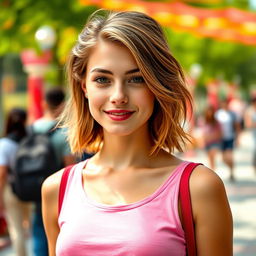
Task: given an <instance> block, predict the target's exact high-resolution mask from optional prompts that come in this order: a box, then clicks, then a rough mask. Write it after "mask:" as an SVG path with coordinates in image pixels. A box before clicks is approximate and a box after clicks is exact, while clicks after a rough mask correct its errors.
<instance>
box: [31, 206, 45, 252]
mask: <svg viewBox="0 0 256 256" xmlns="http://www.w3.org/2000/svg"><path fill="white" fill-rule="evenodd" d="M32 246H33V253H34V255H35V256H48V244H47V238H46V234H45V231H44V225H43V218H42V212H41V202H40V203H36V207H35V211H34V216H33V221H32Z"/></svg>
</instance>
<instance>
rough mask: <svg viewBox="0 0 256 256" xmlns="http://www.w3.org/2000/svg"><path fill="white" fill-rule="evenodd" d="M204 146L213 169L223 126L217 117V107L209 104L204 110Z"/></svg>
mask: <svg viewBox="0 0 256 256" xmlns="http://www.w3.org/2000/svg"><path fill="white" fill-rule="evenodd" d="M202 132H203V140H204V147H205V150H206V152H207V155H208V159H209V165H210V168H211V169H213V170H214V169H215V158H216V154H217V153H218V151H219V150H220V147H221V138H222V133H221V127H220V124H219V122H218V121H217V120H216V118H215V109H214V107H213V106H208V107H207V108H206V109H205V112H204V123H203V127H202Z"/></svg>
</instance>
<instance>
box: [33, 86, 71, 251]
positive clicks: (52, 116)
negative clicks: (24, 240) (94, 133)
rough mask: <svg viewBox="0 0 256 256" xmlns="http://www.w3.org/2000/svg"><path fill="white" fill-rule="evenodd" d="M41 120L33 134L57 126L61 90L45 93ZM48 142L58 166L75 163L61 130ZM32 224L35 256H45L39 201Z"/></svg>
mask: <svg viewBox="0 0 256 256" xmlns="http://www.w3.org/2000/svg"><path fill="white" fill-rule="evenodd" d="M42 104H43V111H44V114H43V116H42V118H40V119H38V120H36V121H35V122H34V123H33V124H32V129H33V131H34V132H35V133H46V132H47V131H49V129H51V128H52V127H54V126H55V125H56V124H57V120H56V119H57V118H58V116H59V115H60V114H61V112H62V110H63V107H64V104H65V93H64V91H63V90H62V89H61V88H52V89H49V90H47V91H46V93H45V95H44V100H43V103H42ZM50 141H51V143H52V145H53V147H54V151H55V156H53V157H56V161H57V162H58V163H59V166H62V167H64V166H67V165H70V164H73V163H75V157H74V156H73V155H72V154H71V153H70V148H69V146H68V143H67V142H66V136H65V133H64V131H63V129H60V128H58V129H57V130H56V131H54V133H53V134H52V135H51V136H50ZM33 215H34V216H33V222H32V242H33V251H34V255H35V256H47V255H48V246H47V239H46V235H45V231H44V226H43V221H42V212H41V201H40V202H36V203H35V211H34V214H33Z"/></svg>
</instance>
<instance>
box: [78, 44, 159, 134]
mask: <svg viewBox="0 0 256 256" xmlns="http://www.w3.org/2000/svg"><path fill="white" fill-rule="evenodd" d="M83 89H84V92H85V93H87V97H88V102H89V109H90V113H91V115H92V116H93V118H94V119H95V120H96V121H97V122H98V123H99V124H100V125H101V126H102V127H103V129H104V132H105V133H110V134H116V135H119V136H124V135H129V134H131V133H133V132H135V131H137V130H138V129H145V130H147V122H148V120H149V118H150V116H151V115H152V112H153V108H154V100H155V97H154V95H153V94H152V92H151V91H150V90H149V89H148V86H147V85H146V83H145V82H144V79H143V77H142V75H141V73H140V70H139V68H138V65H137V63H136V61H135V59H134V57H133V56H132V54H131V52H130V51H129V50H128V49H127V48H126V47H125V46H123V45H121V44H120V43H116V42H107V41H103V40H101V41H99V43H98V44H97V45H96V47H95V48H94V49H93V50H92V52H91V54H90V56H89V60H88V64H87V70H86V78H85V86H84V88H83Z"/></svg>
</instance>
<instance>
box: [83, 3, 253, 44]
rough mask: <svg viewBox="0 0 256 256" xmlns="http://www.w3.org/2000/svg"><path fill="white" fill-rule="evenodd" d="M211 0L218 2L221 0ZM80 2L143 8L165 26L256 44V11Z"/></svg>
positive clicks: (118, 9)
mask: <svg viewBox="0 0 256 256" xmlns="http://www.w3.org/2000/svg"><path fill="white" fill-rule="evenodd" d="M197 1H198V0H197ZM187 2H193V0H187ZM211 2H212V3H216V2H219V0H211ZM80 3H81V4H82V5H88V4H91V5H96V6H98V7H99V8H105V9H111V10H115V11H122V10H123V11H124V10H133V11H141V12H144V13H147V14H149V15H150V16H152V17H153V18H155V19H156V20H157V21H158V22H159V23H160V24H162V25H163V26H168V27H171V28H173V29H176V30H182V31H188V32H192V33H194V34H196V35H200V36H205V37H211V38H216V39H219V40H228V41H233V42H239V43H242V44H247V45H254V46H256V13H252V12H248V11H242V10H239V9H236V8H226V9H219V10H216V9H207V8H199V7H192V6H189V5H187V4H184V3H180V2H176V3H173V2H170V3H169V2H146V1H142V0H130V1H126V0H102V1H101V0H80Z"/></svg>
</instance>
